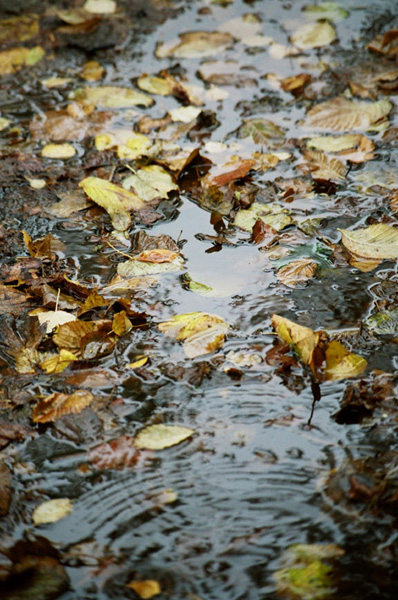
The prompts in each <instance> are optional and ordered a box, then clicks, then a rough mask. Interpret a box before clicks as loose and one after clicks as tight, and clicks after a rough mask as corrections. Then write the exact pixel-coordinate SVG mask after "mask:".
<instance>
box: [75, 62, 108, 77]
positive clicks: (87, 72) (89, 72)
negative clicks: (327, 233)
mask: <svg viewBox="0 0 398 600" xmlns="http://www.w3.org/2000/svg"><path fill="white" fill-rule="evenodd" d="M104 72H105V69H104V67H103V66H102V65H100V63H99V62H97V61H96V60H89V61H88V62H86V64H85V65H84V67H83V70H82V71H81V72H80V77H82V78H83V79H85V80H86V81H99V80H100V79H101V77H102V76H103V74H104Z"/></svg>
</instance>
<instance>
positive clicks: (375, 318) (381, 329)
mask: <svg viewBox="0 0 398 600" xmlns="http://www.w3.org/2000/svg"><path fill="white" fill-rule="evenodd" d="M365 325H366V328H367V329H368V330H369V331H370V332H372V333H375V334H376V335H397V334H398V309H397V308H389V309H388V310H382V311H379V312H377V313H375V314H373V315H371V316H370V317H368V318H367V319H366V321H365Z"/></svg>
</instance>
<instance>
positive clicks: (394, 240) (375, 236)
mask: <svg viewBox="0 0 398 600" xmlns="http://www.w3.org/2000/svg"><path fill="white" fill-rule="evenodd" d="M339 231H340V232H341V234H342V240H341V241H342V243H343V245H344V246H345V247H346V248H347V250H349V251H350V252H352V253H353V254H356V255H357V256H361V257H363V258H370V259H374V260H379V259H383V258H386V259H387V258H391V259H394V258H398V228H396V227H392V226H391V225H387V224H385V223H379V224H378V225H370V226H369V227H365V228H364V229H357V230H355V231H350V230H348V229H339Z"/></svg>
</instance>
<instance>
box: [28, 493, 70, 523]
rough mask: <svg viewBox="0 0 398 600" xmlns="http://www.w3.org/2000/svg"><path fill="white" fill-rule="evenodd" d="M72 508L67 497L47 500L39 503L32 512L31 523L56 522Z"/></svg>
mask: <svg viewBox="0 0 398 600" xmlns="http://www.w3.org/2000/svg"><path fill="white" fill-rule="evenodd" d="M72 510H73V506H72V502H71V501H70V500H69V498H55V499H54V500H47V502H43V504H40V505H39V506H38V507H37V508H36V509H35V510H34V512H33V516H32V519H33V523H34V524H35V525H43V524H46V523H56V522H57V521H60V520H61V519H64V518H65V517H67V516H68V515H69V514H70V513H71V512H72Z"/></svg>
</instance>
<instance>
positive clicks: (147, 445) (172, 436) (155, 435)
mask: <svg viewBox="0 0 398 600" xmlns="http://www.w3.org/2000/svg"><path fill="white" fill-rule="evenodd" d="M194 433H195V432H194V430H193V429H190V428H188V427H180V426H179V425H149V426H148V427H146V428H145V429H142V430H141V431H140V432H139V433H138V434H137V436H136V438H135V441H134V445H135V447H136V448H141V449H145V450H163V449H164V448H170V447H171V446H176V445H177V444H180V443H181V442H183V441H184V440H186V439H188V438H189V437H191V436H192V435H193V434H194Z"/></svg>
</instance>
